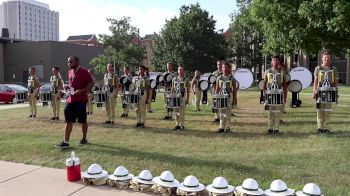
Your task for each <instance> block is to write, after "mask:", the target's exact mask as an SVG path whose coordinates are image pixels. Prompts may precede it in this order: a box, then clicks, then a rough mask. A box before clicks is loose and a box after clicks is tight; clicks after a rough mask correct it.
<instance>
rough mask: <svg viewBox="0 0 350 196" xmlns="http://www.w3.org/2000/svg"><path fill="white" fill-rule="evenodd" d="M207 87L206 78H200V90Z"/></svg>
mask: <svg viewBox="0 0 350 196" xmlns="http://www.w3.org/2000/svg"><path fill="white" fill-rule="evenodd" d="M208 88H209V83H208V81H207V80H201V81H199V89H201V90H202V91H205V90H207V89H208Z"/></svg>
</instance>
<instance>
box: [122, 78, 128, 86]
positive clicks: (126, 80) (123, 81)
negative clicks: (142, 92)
mask: <svg viewBox="0 0 350 196" xmlns="http://www.w3.org/2000/svg"><path fill="white" fill-rule="evenodd" d="M127 82H128V78H127V77H123V79H122V84H124V85H125V84H126V83H127Z"/></svg>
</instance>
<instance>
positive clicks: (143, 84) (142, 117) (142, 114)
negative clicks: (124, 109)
mask: <svg viewBox="0 0 350 196" xmlns="http://www.w3.org/2000/svg"><path fill="white" fill-rule="evenodd" d="M138 82H139V86H138V88H140V91H141V94H140V101H139V104H137V106H136V120H137V124H136V127H142V128H143V127H145V123H146V99H148V97H149V96H150V85H149V78H148V77H147V76H138Z"/></svg>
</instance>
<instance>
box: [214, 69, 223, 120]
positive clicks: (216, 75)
mask: <svg viewBox="0 0 350 196" xmlns="http://www.w3.org/2000/svg"><path fill="white" fill-rule="evenodd" d="M221 74H222V72H221V71H219V70H216V71H214V72H213V75H214V76H215V77H216V78H218V77H219V76H220V75H221ZM215 88H216V83H215V84H213V89H212V92H215ZM214 112H215V120H214V121H215V122H218V121H220V116H219V113H218V111H217V110H214Z"/></svg>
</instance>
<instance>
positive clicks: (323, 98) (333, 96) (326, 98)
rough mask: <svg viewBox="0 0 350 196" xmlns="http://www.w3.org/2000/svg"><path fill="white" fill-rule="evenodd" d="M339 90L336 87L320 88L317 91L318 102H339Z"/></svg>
mask: <svg viewBox="0 0 350 196" xmlns="http://www.w3.org/2000/svg"><path fill="white" fill-rule="evenodd" d="M337 99H338V95H337V88H336V87H319V88H318V90H317V100H318V101H319V102H321V103H333V102H337Z"/></svg>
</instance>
